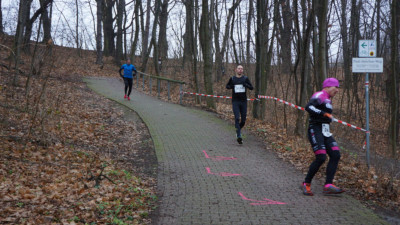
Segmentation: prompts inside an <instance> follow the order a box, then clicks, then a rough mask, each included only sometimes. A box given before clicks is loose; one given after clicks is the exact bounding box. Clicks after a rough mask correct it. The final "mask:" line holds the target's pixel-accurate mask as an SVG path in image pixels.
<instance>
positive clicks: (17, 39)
mask: <svg viewBox="0 0 400 225" xmlns="http://www.w3.org/2000/svg"><path fill="white" fill-rule="evenodd" d="M30 2H31V0H20V2H19V11H18V24H17V30H16V34H15V36H14V44H13V52H14V54H15V55H11V58H13V59H14V61H15V68H16V69H18V67H19V57H20V54H21V47H22V46H21V45H22V43H23V40H24V36H23V35H24V29H25V26H26V21H27V18H28V17H29V15H28V11H29V5H30ZM17 80H18V78H17V73H15V76H14V79H13V85H16V82H17Z"/></svg>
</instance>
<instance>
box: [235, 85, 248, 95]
mask: <svg viewBox="0 0 400 225" xmlns="http://www.w3.org/2000/svg"><path fill="white" fill-rule="evenodd" d="M243 92H246V88H245V87H244V86H243V84H236V85H235V93H243Z"/></svg>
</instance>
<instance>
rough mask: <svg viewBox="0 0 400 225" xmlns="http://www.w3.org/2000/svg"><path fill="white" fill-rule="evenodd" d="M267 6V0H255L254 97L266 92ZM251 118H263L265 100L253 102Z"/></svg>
mask: <svg viewBox="0 0 400 225" xmlns="http://www.w3.org/2000/svg"><path fill="white" fill-rule="evenodd" d="M267 6H268V0H257V5H256V10H257V30H256V72H255V85H254V90H255V96H258V95H265V93H266V90H267V70H268V68H267V67H268V62H267V61H268V59H267V57H268V52H267V49H268V37H269V29H268V26H269V19H268V7H267ZM271 39H272V38H271ZM271 44H272V43H271ZM271 50H272V49H271ZM253 117H254V118H256V119H264V118H265V100H262V101H254V107H253Z"/></svg>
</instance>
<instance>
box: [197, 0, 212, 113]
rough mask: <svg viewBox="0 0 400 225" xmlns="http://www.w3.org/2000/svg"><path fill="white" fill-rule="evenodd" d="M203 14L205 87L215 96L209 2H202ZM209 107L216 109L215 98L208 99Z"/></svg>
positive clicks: (202, 43)
mask: <svg viewBox="0 0 400 225" xmlns="http://www.w3.org/2000/svg"><path fill="white" fill-rule="evenodd" d="M202 2H203V4H202V14H201V20H200V44H201V49H202V51H203V61H204V86H205V89H206V93H207V94H209V95H213V94H214V91H213V85H212V51H211V50H212V49H211V48H212V37H211V33H210V29H211V27H210V13H209V10H208V0H203V1H202ZM206 101H207V107H209V108H212V109H215V108H216V105H215V101H214V98H207V99H206Z"/></svg>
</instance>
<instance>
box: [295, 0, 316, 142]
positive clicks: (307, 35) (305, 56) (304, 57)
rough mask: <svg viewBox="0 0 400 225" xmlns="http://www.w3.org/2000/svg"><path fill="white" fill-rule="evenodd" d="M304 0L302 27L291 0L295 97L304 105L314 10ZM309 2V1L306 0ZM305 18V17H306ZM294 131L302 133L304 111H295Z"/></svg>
mask: <svg viewBox="0 0 400 225" xmlns="http://www.w3.org/2000/svg"><path fill="white" fill-rule="evenodd" d="M306 3H307V2H306V0H302V1H301V9H302V12H303V13H305V12H309V13H308V15H303V21H302V24H303V27H302V29H300V23H299V15H298V10H297V8H298V6H297V1H296V0H295V1H293V6H294V8H295V9H296V10H295V13H294V21H295V27H296V34H297V40H298V41H297V48H296V49H297V54H296V55H297V58H296V62H295V67H294V73H295V76H296V73H297V67H298V65H300V95H298V96H299V97H298V98H296V103H297V104H298V105H306V103H307V97H308V92H309V90H310V86H311V85H310V82H311V71H310V61H311V59H310V58H311V56H310V51H309V49H310V42H311V32H312V27H313V26H314V17H315V16H314V12H315V10H314V9H313V8H311V9H309V8H307V5H310V4H306ZM308 3H310V2H308ZM306 18H307V19H306ZM301 31H302V32H301ZM295 133H296V134H297V135H302V134H304V113H303V112H302V111H297V120H296V128H295Z"/></svg>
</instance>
